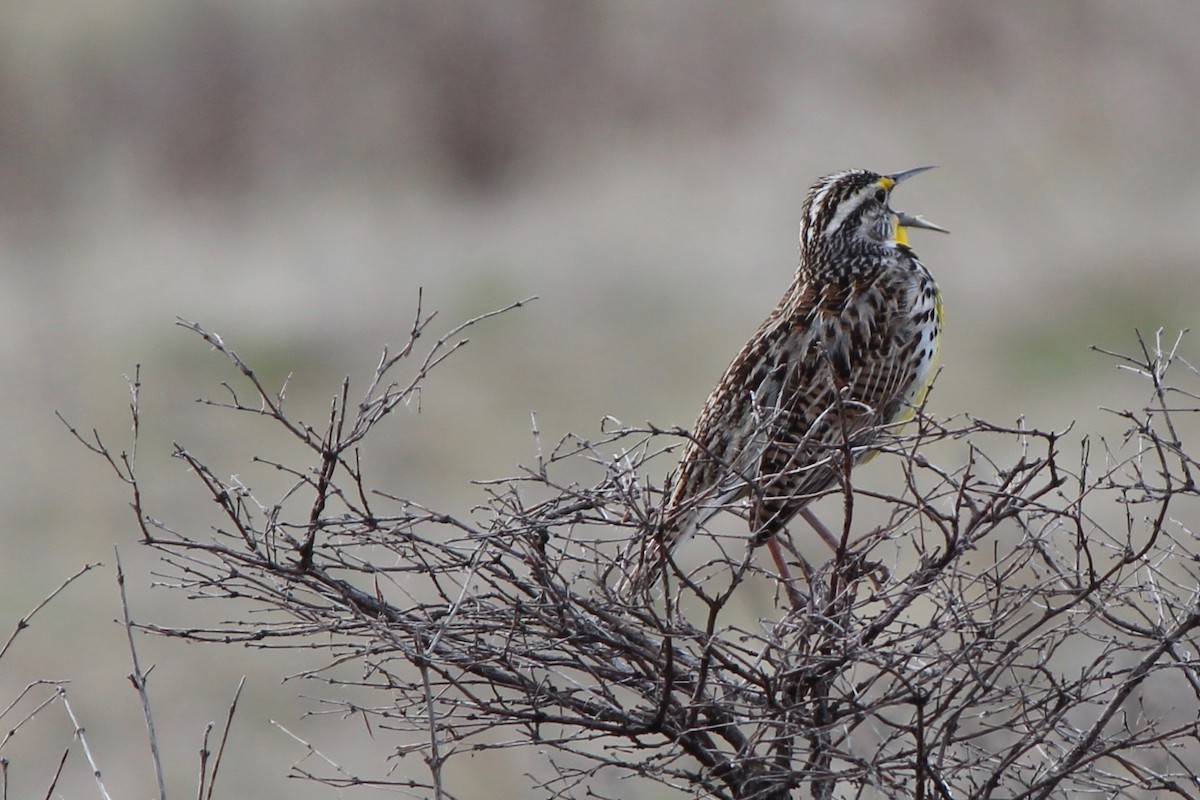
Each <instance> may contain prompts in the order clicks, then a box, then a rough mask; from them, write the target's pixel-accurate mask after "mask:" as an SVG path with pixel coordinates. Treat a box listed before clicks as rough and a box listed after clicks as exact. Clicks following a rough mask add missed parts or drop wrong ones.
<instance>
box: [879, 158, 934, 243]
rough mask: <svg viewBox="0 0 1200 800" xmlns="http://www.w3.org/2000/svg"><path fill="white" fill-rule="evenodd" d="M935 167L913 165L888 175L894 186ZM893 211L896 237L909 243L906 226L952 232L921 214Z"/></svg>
mask: <svg viewBox="0 0 1200 800" xmlns="http://www.w3.org/2000/svg"><path fill="white" fill-rule="evenodd" d="M935 168H936V167H935V166H933V165H930V166H927V167H913V168H912V169H906V170H904V171H903V172H896V173H894V174H892V175H888V176H887V177H889V178H891V179H892V181H893V186H894V185H895V184H897V183H900V182H901V181H906V180H908V179H909V178H911V177H912V176H913V175H919V174H921V173H922V172H925V171H927V170H931V169H935ZM892 213H893V214H895V215H896V239H897V241H900V242H902V243H907V239H906V238H905V236H904V228H924V229H925V230H929V231H940V232H942V233H949V232H950V231H948V230H946V229H945V228H943V227H942V226H941V225H936V224H934V223H932V222H930V221H929V220H927V219H925V218H924V217H922V216H921V215H920V214H905V213H904V212H903V211H895V210H893V211H892Z"/></svg>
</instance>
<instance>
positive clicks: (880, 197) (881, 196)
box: [875, 189, 887, 203]
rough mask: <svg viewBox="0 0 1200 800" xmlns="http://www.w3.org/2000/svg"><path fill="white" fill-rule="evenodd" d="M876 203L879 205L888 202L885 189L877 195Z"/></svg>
mask: <svg viewBox="0 0 1200 800" xmlns="http://www.w3.org/2000/svg"><path fill="white" fill-rule="evenodd" d="M875 201H876V202H878V203H885V202H887V192H885V191H884V190H883V189H880V190H879V191H878V192H876V193H875Z"/></svg>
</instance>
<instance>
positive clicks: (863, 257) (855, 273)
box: [618, 167, 946, 595]
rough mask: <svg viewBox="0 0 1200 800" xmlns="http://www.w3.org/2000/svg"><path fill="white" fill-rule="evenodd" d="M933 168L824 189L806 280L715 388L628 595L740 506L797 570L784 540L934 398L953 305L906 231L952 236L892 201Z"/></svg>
mask: <svg viewBox="0 0 1200 800" xmlns="http://www.w3.org/2000/svg"><path fill="white" fill-rule="evenodd" d="M927 169H931V167H917V168H916V169H910V170H906V171H904V172H898V173H895V174H892V175H880V174H877V173H874V172H869V171H866V170H848V171H846V172H839V173H837V174H834V175H829V176H828V177H825V178H821V179H820V180H819V181H817V182H816V184H814V185H813V187H812V189H811V190H810V191H809V194H808V197H807V199H806V200H805V201H804V207H803V212H802V214H803V218H802V221H801V226H800V265H799V267H798V268H797V270H796V275H795V279H794V280H793V281H792V284H791V286H789V287H788V290H787V292H785V293H784V295H783V299H782V300H780V301H779V305H778V306H777V307H776V308H775V310H774V311H773V312H771V314H770V316H768V317H767V319H766V320H765V321H764V322H763V324H762V325H761V326H760V327H759V329H758V331H756V332H755V334H754V336H753V337H751V339H750V341H749V342H747V343H746V345H745V346H744V347H743V348H742V350H741V352H740V353H738V355H737V357H736V358H735V359H734V360H733V363H732V364H730V365H729V368H728V369H727V370H726V371H725V375H724V376H723V377H722V378H721V380H720V382H718V383H717V385H716V388H714V389H713V391H712V394H710V395H709V397H708V401H707V402H706V403H705V404H704V408H703V410H702V411H701V412H700V417H699V419H698V420H697V422H696V427H695V430H694V431H693V432H692V435H691V437H690V439H689V441H688V444H687V446H686V447H685V449H684V452H683V456H682V458H681V460H680V463H679V469H678V472H677V474H676V475H675V479H674V483H673V485H672V491H671V494H670V497H669V500H668V502H667V504H666V507H665V509H664V511H663V514H662V516H661V518H660V520H659V524H658V526H657V529H656V530H654V531H651V532H650V533H648V534H647V535H644V536H642V537H641V538H640V539H639V540H638V541H635V542H633V543H631V547H630V549H629V551H628V552H627V554H626V558H625V569H626V574H625V577H624V578H623V580H622V581H621V583H620V584H619V586H618V591H619V592H621V593H622V594H625V595H629V594H630V593H632V592H634V591H637V590H640V589H643V588H645V587H646V586H647V585H648V584H650V583H651V582H653V581H654V580H655V579H656V578H657V576H658V575H659V574H661V568H662V566H663V564H664V561H665V558H666V555H667V553H669V552H670V551H671V550H672V549H673V548H674V547H676V546H677V545H678V544H679V543H681V542H683V541H684V540H686V539H687V538H688V537H689V536H691V535H692V534H693V533H695V532H696V530H697V529H698V528H700V527H702V526H703V525H705V523H706V522H707V521H708V520H709V518H710V517H712V516H713V515H714V514H716V513H717V512H718V511H720V510H722V509H726V508H730V507H733V506H735V505H739V504H742V505H745V506H748V511H749V513H748V519H749V523H750V532H751V536H752V539H753V542H754V543H755V544H762V543H764V542H765V543H767V544H768V546H769V548H770V549H771V554H772V556H773V557H774V559H775V561H776V563H777V565H778V566H779V568H780V570H781V571H783V572H785V573H786V564H785V562H784V560H783V555H782V552H781V551H780V549H779V546H778V544H777V543H776V542H775V540H774V537H775V535H776V534H777V533H779V532H780V531H781V530H783V529H784V527H785V526H786V525H787V524H788V522H789V521H790V520H791V519H792V518H793V517H794V516H795V515H796V514H798V513H800V512H801V511H802V510H804V508H805V506H806V505H807V504H808V503H810V502H811V501H812V500H814V499H816V498H817V497H819V496H821V495H822V493H825V492H827V491H829V490H830V489H831V488H832V487H834V486H838V485H840V481H841V478H842V476H843V475H844V474H845V471H846V469H847V468H848V467H849V466H853V465H855V464H858V463H861V462H862V461H864V460H866V459H867V458H869V457H870V455H871V453H872V445H873V444H875V442H876V440H877V439H878V436H879V433H880V429H881V428H882V427H883V426H886V425H889V424H892V423H896V422H901V421H904V420H905V419H907V418H909V417H911V416H912V414H913V412H914V409H915V407H916V406H917V405H919V404H920V403H921V402H922V401H923V399H924V396H925V393H926V391H927V390H928V388H929V383H930V381H931V380H932V377H933V369H934V360H935V358H936V356H937V351H938V339H939V336H940V334H941V329H942V300H941V294H940V293H939V291H938V287H937V284H936V283H935V282H934V280H933V276H932V275H930V274H929V271H928V270H927V269H926V268H925V266H924V265H923V264H922V263H921V262H920V261H919V260H918V259H917V255H916V253H914V252H913V250H912V248H910V247H909V245H908V236H907V233H906V229H907V228H927V229H930V230H935V231H942V232H946V230H945V229H944V228H941V227H938V226H937V225H934V224H933V223H931V222H928V221H926V220H925V219H923V218H922V217H920V216H916V215H910V214H905V213H904V212H901V211H896V210H894V209H893V208H892V206H891V195H892V190H893V189H894V188H895V187H896V186H897V185H898V184H899V183H901V182H902V181H904V180H906V179H907V178H910V177H912V176H913V175H916V174H918V173H920V172H924V171H925V170H927ZM810 521H812V522H814V523H815V522H816V521H815V520H813V519H811V518H810ZM813 527H814V529H815V530H817V531H818V533H820V534H821V535H822V537H823V538H825V539H826V541H827V542H829V544H830V546H831V547H833V548H834V549H835V550H836V549H837V548H838V546H839V544H840V543H839V542H838V541H837V540H835V539H834V538H833V537H832V535H831V534H829V532H828V531H827V529H825V528H824V527H823V526H821V525H819V524H814V525H813Z"/></svg>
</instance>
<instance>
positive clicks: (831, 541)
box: [800, 508, 842, 553]
mask: <svg viewBox="0 0 1200 800" xmlns="http://www.w3.org/2000/svg"><path fill="white" fill-rule="evenodd" d="M800 516H802V517H804V521H805V522H807V523H808V524H809V525H810V526H812V529H813V530H814V531H816V532H817V536H820V537H821V538H822V539H823V540H824V541H825V544H827V545H829V549H830V550H832V551H833V552H835V553H836V552H837V551H839V550H841V549H842V540H841V539H839V538H837V537H836V536H834V535H833V531H831V530H829V528H827V527H825V523H824V522H821V520H820V518H819V517H817V515H816V514H814V513H813V512H812V510H811V509H809V508H802V509H800Z"/></svg>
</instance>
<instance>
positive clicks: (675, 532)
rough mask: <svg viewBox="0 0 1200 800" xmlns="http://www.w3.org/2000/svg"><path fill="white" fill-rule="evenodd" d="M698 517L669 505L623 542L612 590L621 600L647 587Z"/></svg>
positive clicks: (685, 537)
mask: <svg viewBox="0 0 1200 800" xmlns="http://www.w3.org/2000/svg"><path fill="white" fill-rule="evenodd" d="M698 522H699V518H698V517H697V516H696V515H695V514H694V513H682V514H681V513H679V511H678V510H677V509H672V508H668V509H666V510H665V511H664V512H663V513H662V514H661V515H659V517H658V518H657V519H655V520H653V521H652V522H651V524H650V525H649V526H647V529H646V530H643V531H639V532H638V535H637V536H635V537H634V538H633V539H631V540H630V541H629V543H628V544H626V545H625V550H624V552H622V553H621V556H620V558H619V559H618V561H617V568H618V570H619V572H620V578H619V579H618V580H617V583H616V585H615V586H614V589H615V590H616V592H617V595H618V596H619V597H621V598H622V599H624V600H630V599H632V598H634V597H637V596H638V595H639V594H641V593H642V592H645V591H646V590H648V589H650V588H651V587H652V586H653V585H654V584H655V583H656V582H658V581H659V580H660V579H661V578H662V575H663V570H664V569H665V568H666V567H667V566H668V563H667V562H668V560H669V558H670V554H671V551H672V550H674V549H675V547H676V546H677V545H678V544H679V543H680V542H682V541H684V540H685V539H687V538H689V537H690V536H691V535H692V534H693V533H695V531H696V527H697V524H698Z"/></svg>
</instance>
